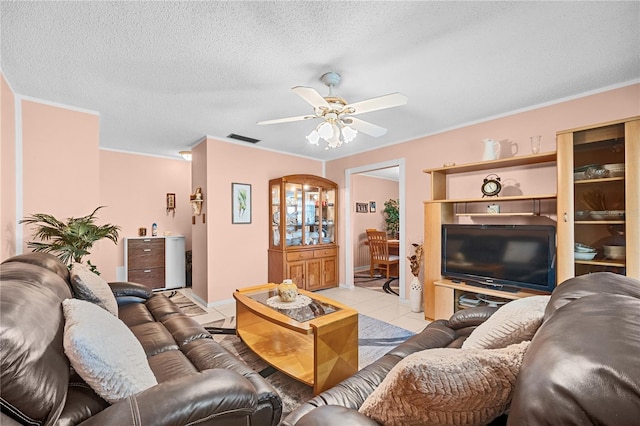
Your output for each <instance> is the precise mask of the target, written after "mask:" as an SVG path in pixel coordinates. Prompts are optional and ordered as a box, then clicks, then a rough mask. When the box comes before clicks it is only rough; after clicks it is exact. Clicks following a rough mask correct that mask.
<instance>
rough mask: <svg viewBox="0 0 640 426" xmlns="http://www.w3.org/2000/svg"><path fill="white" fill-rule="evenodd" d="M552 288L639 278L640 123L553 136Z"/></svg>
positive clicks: (638, 119)
mask: <svg viewBox="0 0 640 426" xmlns="http://www.w3.org/2000/svg"><path fill="white" fill-rule="evenodd" d="M557 144H558V282H559V283H560V282H562V281H564V280H566V279H568V278H571V277H573V276H577V275H584V274H589V273H592V272H599V271H609V272H615V273H618V274H622V275H627V276H631V277H634V278H639V276H640V222H639V215H638V212H639V211H640V201H639V197H638V193H639V192H638V191H639V188H640V186H639V185H640V169H639V168H638V161H639V159H640V117H632V118H629V119H625V120H619V121H614V122H609V123H603V124H600V125H596V126H589V127H583V128H579V129H571V130H566V131H562V132H558V134H557Z"/></svg>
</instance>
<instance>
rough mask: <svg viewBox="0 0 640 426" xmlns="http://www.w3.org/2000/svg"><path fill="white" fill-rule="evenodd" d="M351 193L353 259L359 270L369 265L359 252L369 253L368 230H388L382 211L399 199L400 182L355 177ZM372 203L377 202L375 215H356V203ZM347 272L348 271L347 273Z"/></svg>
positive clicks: (360, 176) (369, 177)
mask: <svg viewBox="0 0 640 426" xmlns="http://www.w3.org/2000/svg"><path fill="white" fill-rule="evenodd" d="M351 191H352V193H353V196H352V197H351V204H353V205H352V206H350V210H351V211H352V212H353V213H352V217H353V220H352V221H351V223H352V226H353V231H354V236H355V241H354V246H353V259H354V264H353V265H354V266H355V267H356V268H357V267H359V266H363V265H369V259H368V258H366V256H364V258H366V262H365V263H363V262H362V261H360V262H359V260H363V259H362V258H363V256H358V252H362V251H364V252H367V253H368V252H369V249H368V247H367V246H365V245H364V242H365V241H366V239H367V233H366V229H367V228H376V229H379V230H385V229H387V226H386V224H385V222H384V214H383V213H382V211H383V210H384V202H385V201H387V200H389V199H390V198H392V199H394V200H395V199H398V193H399V186H398V182H395V181H392V180H388V179H380V178H375V177H371V176H363V175H357V174H356V175H353V178H352V186H351ZM370 201H375V202H376V212H375V213H371V212H369V213H355V203H356V202H358V203H360V202H363V203H367V204H368V203H369V202H370ZM345 272H346V271H345Z"/></svg>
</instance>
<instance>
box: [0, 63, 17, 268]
mask: <svg viewBox="0 0 640 426" xmlns="http://www.w3.org/2000/svg"><path fill="white" fill-rule="evenodd" d="M15 109H16V107H15V95H14V93H13V91H12V90H11V87H9V84H8V83H7V81H6V80H5V78H4V74H2V73H0V168H1V170H2V171H1V173H0V191H1V194H2V195H1V197H0V244H1V245H0V260H4V259H6V258H8V257H11V256H13V255H15V254H16V226H17V222H16V128H15V122H16V120H15V117H16V111H15Z"/></svg>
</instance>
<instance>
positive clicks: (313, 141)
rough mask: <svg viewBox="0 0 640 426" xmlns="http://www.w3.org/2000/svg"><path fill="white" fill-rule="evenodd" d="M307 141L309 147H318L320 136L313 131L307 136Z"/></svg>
mask: <svg viewBox="0 0 640 426" xmlns="http://www.w3.org/2000/svg"><path fill="white" fill-rule="evenodd" d="M307 140H308V141H309V143H310V144H311V145H318V142H319V141H320V135H319V134H318V131H317V130H315V129H313V131H312V132H311V133H309V135H308V136H307Z"/></svg>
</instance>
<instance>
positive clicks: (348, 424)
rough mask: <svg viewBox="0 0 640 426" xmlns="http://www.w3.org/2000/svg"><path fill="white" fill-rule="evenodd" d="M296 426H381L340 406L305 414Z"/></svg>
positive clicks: (319, 408)
mask: <svg viewBox="0 0 640 426" xmlns="http://www.w3.org/2000/svg"><path fill="white" fill-rule="evenodd" d="M295 425H296V426H325V425H340V426H380V424H379V423H378V422H376V421H374V420H372V419H370V418H368V417H367V416H365V415H364V414H360V413H359V412H358V411H357V410H352V409H351V408H346V407H340V406H338V405H323V406H322V407H318V408H316V409H315V410H313V411H311V412H309V413H307V414H305V415H304V416H302V417H301V418H300V420H298V421H297V422H296V423H295Z"/></svg>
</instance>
